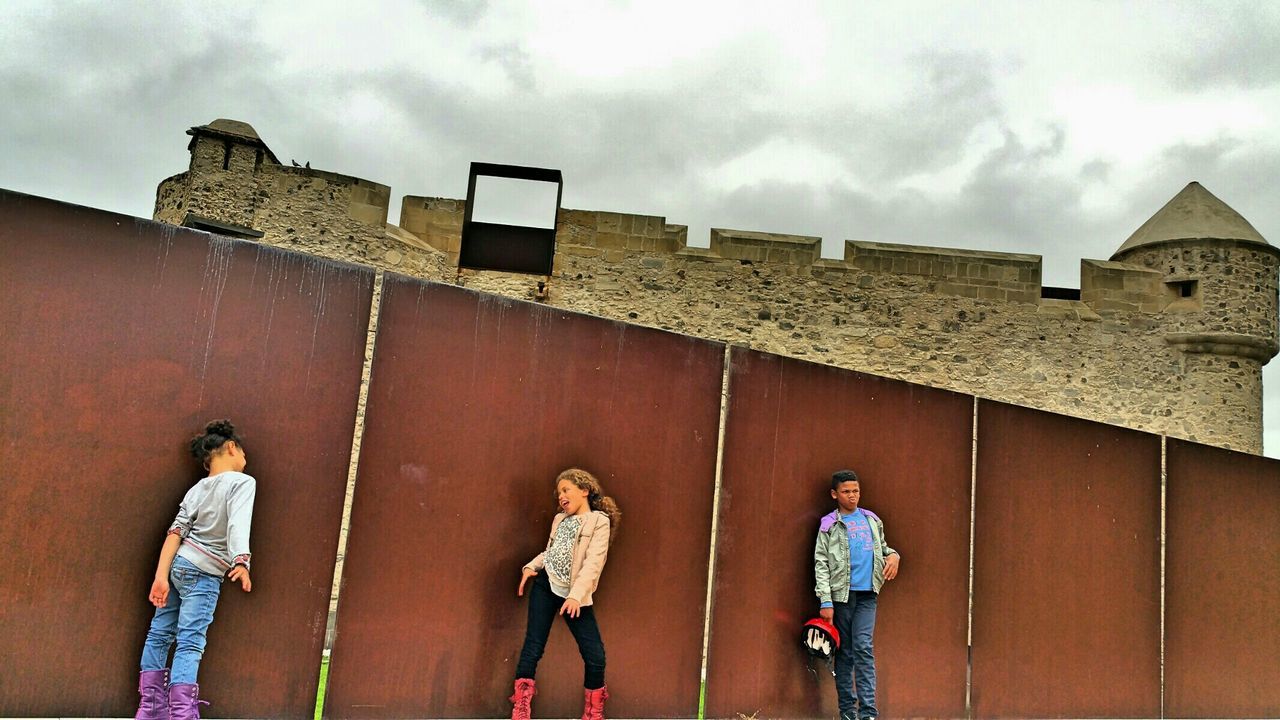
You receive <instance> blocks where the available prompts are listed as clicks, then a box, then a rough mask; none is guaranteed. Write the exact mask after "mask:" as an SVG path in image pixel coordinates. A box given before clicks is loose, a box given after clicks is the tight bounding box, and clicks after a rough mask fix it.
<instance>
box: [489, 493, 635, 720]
mask: <svg viewBox="0 0 1280 720" xmlns="http://www.w3.org/2000/svg"><path fill="white" fill-rule="evenodd" d="M556 500H557V502H558V504H559V506H560V512H559V513H557V514H556V516H555V518H554V519H553V520H552V521H551V535H550V537H549V538H548V540H547V547H546V549H545V550H544V551H543V552H541V553H538V556H537V557H535V558H534V559H532V560H530V561H529V562H528V564H526V565H525V566H524V568H522V570H521V572H520V587H519V589H518V590H517V591H516V594H517V595H520V596H523V595H524V591H525V585H526V584H527V583H529V581H530V580H532V581H533V583H532V585H531V587H530V592H529V622H528V625H527V627H526V630H525V636H524V646H523V647H522V648H521V650H520V661H519V664H518V665H517V666H516V681H515V693H514V694H513V695H512V696H511V702H512V703H513V707H512V710H511V718H512V720H529V718H530V715H531V707H530V706H531V703H532V701H533V696H534V694H535V693H536V692H537V688H536V684H535V681H534V673H535V671H536V670H537V668H538V661H539V660H540V659H542V652H543V650H544V649H545V648H546V645H547V636H548V634H550V632H551V624H552V623H553V622H554V621H555V618H556V615H562V616H564V619H565V623H566V624H567V625H568V626H569V632H571V633H573V638H574V640H577V641H578V652H579V653H581V654H582V662H583V664H584V666H585V672H584V677H583V682H582V685H583V710H582V717H583V720H602V718H603V717H604V701H605V700H606V699H607V698H608V697H609V692H608V690H607V689H606V688H605V682H604V642H603V641H602V640H601V638H600V628H599V626H598V625H596V617H595V612H594V610H593V606H592V601H591V595H592V593H594V592H595V589H596V586H597V584H599V582H600V572H601V571H602V570H604V564H605V560H606V559H607V558H608V556H609V545H610V543H611V542H612V539H613V537H614V535H615V534H616V533H617V531H618V522H619V520H621V519H622V512H621V511H620V510H619V509H618V505H617V503H615V502H614V501H613V498H611V497H608V496H606V495H605V494H604V489H603V488H601V486H600V481H599V480H597V479H596V478H595V476H593V475H592V474H591V473H589V472H587V471H586V470H581V469H579V468H570V469H568V470H565V471H564V472H562V473H560V475H559V476H558V477H557V478H556Z"/></svg>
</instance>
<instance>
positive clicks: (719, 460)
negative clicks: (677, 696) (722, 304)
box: [698, 345, 733, 720]
mask: <svg viewBox="0 0 1280 720" xmlns="http://www.w3.org/2000/svg"><path fill="white" fill-rule="evenodd" d="M732 353H733V346H732V345H725V346H724V370H723V372H722V374H721V376H720V428H719V430H718V431H717V433H716V473H715V486H714V489H713V490H712V493H713V494H712V496H711V549H710V552H709V555H708V560H707V599H706V611H705V612H704V613H703V616H702V676H701V679H700V681H699V683H698V720H703V718H705V717H706V704H707V657H708V651H709V649H710V647H711V603H712V601H713V599H714V594H713V593H712V590H713V586H714V585H715V577H716V537H717V533H718V532H719V531H720V480H721V478H722V476H723V471H724V431H725V421H726V420H727V419H728V416H729V368H730V362H731V361H732V358H733V355H732Z"/></svg>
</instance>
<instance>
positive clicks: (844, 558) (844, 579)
mask: <svg viewBox="0 0 1280 720" xmlns="http://www.w3.org/2000/svg"><path fill="white" fill-rule="evenodd" d="M860 509H861V510H862V512H864V513H866V515H867V521H868V522H867V524H868V525H870V526H871V541H872V551H871V552H872V556H871V589H872V590H874V591H875V592H877V593H878V592H880V587H881V586H882V585H884V561H885V558H887V557H889V556H890V555H893V554H895V553H897V552H898V551H897V550H894V549H893V548H891V547H889V545H888V543H886V542H885V541H884V521H882V520H881V519H880V518H879V516H877V515H876V514H875V513H873V512H871V511H870V510H868V509H866V508H860ZM813 577H814V581H815V584H814V588H813V591H814V593H816V594H817V596H818V601H819V602H823V603H829V602H841V603H843V602H849V528H848V527H846V526H845V524H844V521H843V520H841V519H840V510H839V509H837V510H836V511H834V512H832V513H831V514H830V515H824V516H822V520H821V521H819V522H818V539H817V542H815V543H814V547H813Z"/></svg>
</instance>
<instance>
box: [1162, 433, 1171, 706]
mask: <svg viewBox="0 0 1280 720" xmlns="http://www.w3.org/2000/svg"><path fill="white" fill-rule="evenodd" d="M1168 451H1169V436H1168V435H1161V436H1160V717H1164V552H1165V550H1164V549H1165V538H1166V532H1167V529H1168V528H1167V525H1166V523H1167V522H1168V515H1167V512H1168V511H1167V505H1166V502H1167V498H1168V487H1169V465H1168V457H1169V455H1168Z"/></svg>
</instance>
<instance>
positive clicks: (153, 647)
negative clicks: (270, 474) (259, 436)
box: [134, 420, 257, 720]
mask: <svg viewBox="0 0 1280 720" xmlns="http://www.w3.org/2000/svg"><path fill="white" fill-rule="evenodd" d="M191 454H192V455H194V456H195V457H196V459H197V460H199V461H200V462H201V464H202V465H204V468H205V469H206V470H207V471H208V472H209V475H208V477H205V478H204V479H202V480H200V481H199V482H197V483H196V484H195V485H193V486H192V487H191V489H190V490H188V491H187V494H186V496H185V497H184V498H183V499H182V503H181V504H180V505H179V506H178V514H177V516H176V517H175V518H174V520H173V523H172V524H171V525H170V526H169V532H168V534H167V536H166V537H165V541H164V546H163V547H162V548H161V549H160V562H159V563H158V564H157V565H156V576H155V582H153V583H152V584H151V593H150V595H149V596H148V599H150V600H151V604H152V605H155V606H156V613H155V616H154V617H152V619H151V628H150V629H149V630H148V631H147V640H146V643H145V644H144V645H143V647H142V672H141V675H140V676H139V680H138V692H139V694H141V696H142V698H141V701H140V702H139V704H138V712H137V714H136V715H135V716H134V717H135V718H136V719H137V720H198V718H199V717H200V712H199V707H198V703H199V702H201V701H200V699H199V686H198V685H197V684H196V673H197V671H198V670H199V668H200V658H201V656H202V655H203V654H204V647H205V636H206V633H207V632H208V630H209V624H210V623H211V622H213V610H214V607H215V606H217V604H218V595H219V593H220V591H221V586H222V581H223V579H224V578H225V579H230V580H231V581H232V582H233V583H234V582H238V583H240V586H241V587H242V588H243V589H244V591H245V592H249V590H250V589H251V587H252V584H251V582H250V580H249V555H250V554H249V523H250V520H252V518H253V500H254V494H255V492H256V489H257V483H256V481H255V480H254V479H253V478H252V477H250V476H248V475H245V474H244V468H245V465H246V464H247V463H248V460H247V458H246V457H245V451H244V444H243V443H242V442H241V440H240V437H239V436H238V435H237V434H236V430H235V427H234V426H232V424H231V421H230V420H215V421H213V422H211V423H209V424H208V425H207V426H205V429H204V432H203V433H200V434H198V435H196V436H195V437H194V438H192V440H191ZM175 642H176V648H175V647H174V646H175ZM170 648H174V653H173V668H172V671H170V670H168V669H166V668H167V667H168V659H169V650H170Z"/></svg>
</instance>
